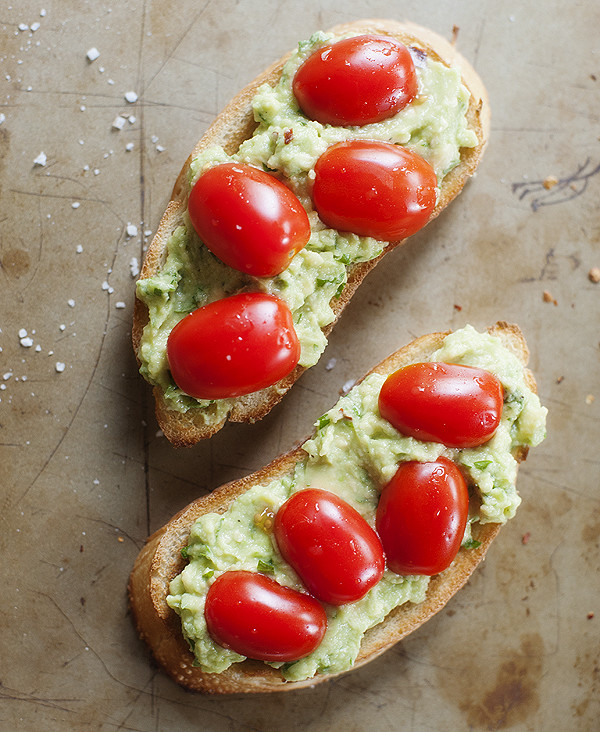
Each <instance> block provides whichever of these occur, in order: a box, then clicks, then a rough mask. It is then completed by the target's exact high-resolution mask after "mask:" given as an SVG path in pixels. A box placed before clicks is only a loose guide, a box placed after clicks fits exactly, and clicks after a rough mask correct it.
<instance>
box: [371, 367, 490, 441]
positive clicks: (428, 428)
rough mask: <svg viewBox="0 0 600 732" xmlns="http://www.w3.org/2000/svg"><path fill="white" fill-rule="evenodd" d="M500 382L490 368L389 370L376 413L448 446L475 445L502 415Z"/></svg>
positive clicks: (403, 429)
mask: <svg viewBox="0 0 600 732" xmlns="http://www.w3.org/2000/svg"><path fill="white" fill-rule="evenodd" d="M503 401H504V394H503V389H502V384H501V383H500V381H499V380H498V379H497V378H496V377H495V376H494V375H493V374H491V373H490V372H489V371H484V370H483V369H478V368H475V367H473V366H462V365H459V364H449V363H433V362H432V363H428V362H426V363H416V364H411V365H409V366H406V367H405V368H402V369H399V370H398V371H396V372H395V373H393V374H390V376H388V378H387V379H386V381H385V382H384V384H383V387H382V389H381V392H380V394H379V412H380V414H381V416H382V417H383V418H384V419H387V420H388V422H391V424H392V425H393V426H394V427H395V428H396V429H397V430H399V431H400V432H402V433H403V434H405V435H409V436H411V437H416V438H417V439H418V440H425V441H428V442H441V443H442V444H444V445H446V446H447V447H459V448H463V447H477V446H479V445H483V444H484V443H485V442H487V441H488V440H489V439H491V438H492V436H493V435H494V432H495V431H496V429H497V427H498V425H499V423H500V418H501V417H502V406H503Z"/></svg>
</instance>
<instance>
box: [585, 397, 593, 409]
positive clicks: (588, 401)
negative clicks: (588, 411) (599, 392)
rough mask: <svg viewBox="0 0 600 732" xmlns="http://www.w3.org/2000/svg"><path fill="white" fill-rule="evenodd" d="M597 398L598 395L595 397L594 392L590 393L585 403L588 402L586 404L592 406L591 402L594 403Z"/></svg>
mask: <svg viewBox="0 0 600 732" xmlns="http://www.w3.org/2000/svg"><path fill="white" fill-rule="evenodd" d="M595 399H596V397H595V396H594V395H593V394H588V395H587V396H586V398H585V403H586V404H587V405H588V407H589V406H590V404H593V403H594V400H595Z"/></svg>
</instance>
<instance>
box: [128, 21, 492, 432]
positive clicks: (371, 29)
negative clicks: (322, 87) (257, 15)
mask: <svg viewBox="0 0 600 732" xmlns="http://www.w3.org/2000/svg"><path fill="white" fill-rule="evenodd" d="M331 30H332V32H333V33H336V34H342V33H347V32H354V33H377V34H382V35H389V36H393V37H394V38H397V39H398V40H400V41H401V42H403V43H404V44H406V45H417V46H418V47H420V48H422V49H423V50H425V51H426V53H427V54H428V56H430V57H431V58H432V59H434V60H437V61H441V62H442V63H445V64H446V65H447V66H452V67H457V68H459V69H460V70H461V74H462V81H463V84H464V85H465V87H466V88H467V89H468V90H469V92H470V94H471V97H470V102H469V108H468V112H467V120H468V126H469V128H470V129H472V130H473V131H474V132H475V133H476V135H477V138H478V140H479V143H478V145H477V146H476V147H473V148H462V149H461V160H460V163H459V164H458V166H457V167H455V168H454V169H453V170H452V171H451V172H450V173H449V174H448V175H447V176H446V177H445V178H444V180H443V182H442V184H441V190H440V196H439V200H438V202H437V205H436V208H435V210H434V213H433V216H432V218H434V217H435V216H437V215H438V214H439V213H440V212H441V211H442V210H443V209H444V208H445V207H446V206H447V205H448V204H449V203H450V201H452V199H453V198H454V197H455V196H456V195H457V194H458V193H459V192H460V191H461V189H462V188H463V186H464V185H465V183H466V182H467V180H468V179H469V177H470V176H471V175H473V173H474V172H475V169H476V168H477V165H478V164H479V161H480V159H481V156H482V154H483V151H484V148H485V146H486V143H487V139H488V133H489V104H488V100H487V95H486V91H485V89H484V86H483V84H482V82H481V80H480V78H479V77H478V76H477V74H476V73H475V71H474V70H473V69H472V68H471V66H470V65H469V64H468V63H467V62H466V61H465V59H464V58H462V57H461V56H460V55H459V54H458V52H457V51H456V50H455V48H454V47H453V46H452V45H451V44H450V43H448V42H447V41H446V40H445V39H443V38H442V37H441V36H438V35H437V34H435V33H433V32H431V31H429V30H427V29H425V28H421V27H419V26H416V25H413V24H411V23H399V22H396V21H391V20H363V21H357V22H354V23H348V24H345V25H340V26H337V27H335V28H333V29H331ZM289 55H290V54H288V56H286V57H284V58H282V59H281V60H280V61H278V62H277V63H275V64H274V65H273V66H271V67H270V68H269V69H267V70H266V71H265V72H264V73H262V74H261V75H260V76H258V77H257V78H256V79H255V80H254V81H252V82H251V83H250V84H249V85H248V86H246V87H245V88H244V89H243V90H242V91H241V92H240V93H239V94H238V95H237V96H236V97H235V98H234V99H233V100H232V101H231V102H230V103H229V104H228V106H227V107H226V108H225V109H224V110H223V111H222V112H221V113H220V114H219V116H218V117H217V118H216V119H215V121H214V123H213V124H212V125H211V126H210V128H209V129H208V131H207V132H206V134H205V135H204V136H203V137H202V139H201V140H200V141H199V142H198V143H197V144H196V146H195V148H194V150H193V151H192V154H191V156H190V157H189V158H188V160H187V161H186V163H185V165H184V166H183V169H182V170H181V173H180V174H179V177H178V178H177V182H176V183H175V187H174V188H173V193H172V197H171V201H170V202H169V204H168V206H167V209H166V211H165V213H164V215H163V217H162V219H161V221H160V224H159V227H158V230H157V232H156V235H155V236H154V239H153V241H152V242H151V244H150V246H149V248H148V251H147V254H146V257H145V260H144V263H143V266H142V269H141V273H140V277H141V278H147V277H150V276H152V275H154V274H156V273H157V272H158V271H159V270H160V268H161V266H162V264H163V262H164V259H165V256H166V247H167V242H168V240H169V237H170V236H171V234H172V233H173V232H174V231H175V229H176V228H177V227H178V226H180V225H181V224H182V223H183V215H184V212H185V211H186V208H187V196H188V184H187V180H188V173H189V168H190V163H191V161H192V159H193V158H194V157H196V156H197V155H198V154H199V153H200V152H201V151H202V150H204V149H206V148H208V147H210V146H213V145H221V146H222V147H223V148H224V149H225V151H226V152H227V153H229V154H233V153H234V152H236V151H237V149H238V148H239V146H240V144H241V143H242V142H243V141H244V140H246V139H248V138H249V137H251V136H252V133H253V132H254V130H255V128H256V122H255V121H254V116H253V113H252V108H251V101H252V98H253V96H254V94H255V92H256V91H257V89H258V88H259V87H260V86H261V85H262V84H264V83H265V82H266V83H269V84H275V83H276V82H277V80H278V78H279V76H280V74H281V70H282V67H283V65H284V63H285V61H286V60H287V58H288V57H289ZM401 243H402V242H400V241H398V242H393V243H390V244H388V245H387V246H386V247H385V249H384V250H383V253H382V254H381V255H380V256H378V257H377V258H375V259H373V260H371V261H368V262H364V263H359V264H354V265H350V266H349V268H348V282H347V285H346V286H345V287H344V290H343V292H342V294H341V296H340V297H339V298H337V299H334V300H333V301H332V303H331V306H332V309H333V311H334V316H335V320H337V318H338V317H339V315H340V313H341V312H342V310H343V309H344V307H345V306H346V305H347V303H348V302H349V300H350V299H351V297H352V295H353V294H354V292H355V290H356V288H357V287H358V285H359V284H360V283H361V281H362V280H363V279H364V277H365V276H366V275H367V273H368V272H369V271H370V270H371V269H372V268H373V267H374V266H375V265H376V264H377V262H378V261H379V260H380V259H381V257H383V256H384V255H385V254H387V253H388V252H390V251H391V250H392V249H394V248H395V247H397V246H398V245H399V244H401ZM335 320H334V322H332V323H331V324H330V325H328V326H326V327H325V328H324V329H323V332H324V333H325V335H327V334H328V333H329V332H330V330H331V328H332V327H333V325H334V323H335ZM147 322H148V309H147V307H146V305H145V304H144V303H143V302H141V301H140V300H138V299H136V301H135V309H134V319H133V333H132V339H133V347H134V351H135V353H136V355H137V353H138V350H139V347H140V340H141V337H142V333H143V329H144V326H145V325H146V323H147ZM304 370H305V369H304V368H302V367H300V366H298V367H297V368H296V369H295V370H294V371H292V373H291V374H289V375H288V376H286V377H285V378H284V379H282V380H281V381H279V382H278V383H276V384H274V385H273V386H270V387H268V388H266V389H262V390H260V391H257V392H254V393H252V394H248V395H246V396H243V397H239V398H237V399H236V400H235V403H234V405H233V408H232V409H231V411H230V412H229V414H228V416H227V417H225V418H224V419H223V420H222V421H220V422H217V423H211V424H206V423H205V421H204V419H203V418H202V416H201V415H199V414H198V412H197V411H196V410H189V411H188V412H185V413H180V412H176V411H174V410H172V409H170V408H169V406H168V404H167V403H166V401H165V400H164V398H163V393H162V390H161V389H160V388H158V387H155V388H154V397H155V403H156V417H157V420H158V423H159V425H160V427H161V428H162V430H163V432H164V434H165V436H166V437H167V438H168V439H169V440H170V441H171V442H172V443H173V444H174V445H176V446H183V445H192V444H194V443H196V442H198V441H199V440H201V439H204V438H206V437H210V436H211V435H213V434H214V433H215V432H217V431H218V430H220V429H221V428H222V427H223V426H224V424H225V422H226V421H227V419H230V420H231V421H233V422H255V421H257V420H258V419H261V418H262V417H264V416H265V415H266V414H267V413H268V412H269V411H270V410H271V409H272V408H273V407H274V406H275V404H277V402H279V401H280V399H281V398H282V397H283V396H284V394H285V393H286V392H287V391H288V389H290V387H291V386H292V384H293V383H294V382H295V381H296V380H297V379H298V377H299V376H300V375H301V373H302V372H303V371H304Z"/></svg>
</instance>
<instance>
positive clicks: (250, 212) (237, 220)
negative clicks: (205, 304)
mask: <svg viewBox="0 0 600 732" xmlns="http://www.w3.org/2000/svg"><path fill="white" fill-rule="evenodd" d="M188 213H189V215H190V220H191V222H192V225H193V227H194V229H195V230H196V232H197V234H198V236H199V237H200V239H201V240H202V241H203V242H204V244H206V246H207V247H208V248H209V249H210V250H211V252H212V253H213V254H214V255H215V256H217V257H218V258H219V259H220V260H221V261H223V262H225V264H228V265H229V266H230V267H233V268H234V269H236V270H239V271H240V272H246V273H247V274H250V275H253V276H255V277H273V276H274V275H277V274H279V273H280V272H283V270H284V269H285V268H286V267H287V266H288V265H289V263H290V261H291V259H292V258H293V257H294V255H295V254H297V253H298V252H299V251H300V250H301V249H303V248H304V247H305V246H306V244H307V242H308V240H309V238H310V223H309V221H308V215H307V213H306V211H305V210H304V208H303V206H302V204H301V203H300V201H299V199H298V198H297V196H296V195H295V194H294V193H293V192H292V191H291V190H290V189H289V188H288V187H287V186H286V185H284V184H283V183H282V182H281V181H279V180H278V179H277V178H274V177H273V176H272V175H269V174H268V173H265V172H264V171H262V170H259V169H258V168H255V167H253V166H251V165H244V164H240V163H222V164H220V165H215V166H214V167H212V168H209V169H208V170H207V171H205V172H204V173H202V175H201V176H200V177H199V178H198V180H197V181H196V183H195V184H194V186H193V188H192V190H191V192H190V196H189V200H188Z"/></svg>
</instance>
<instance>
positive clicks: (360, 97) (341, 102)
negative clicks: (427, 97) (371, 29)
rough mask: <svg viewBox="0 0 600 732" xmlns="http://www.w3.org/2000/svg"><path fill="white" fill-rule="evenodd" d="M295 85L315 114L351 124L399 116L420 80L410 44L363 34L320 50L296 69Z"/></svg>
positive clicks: (311, 114)
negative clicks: (407, 45)
mask: <svg viewBox="0 0 600 732" xmlns="http://www.w3.org/2000/svg"><path fill="white" fill-rule="evenodd" d="M292 88H293V91H294V96H295V97H296V99H297V101H298V104H299V106H300V108H301V110H302V111H303V112H304V114H305V115H306V116H307V117H308V118H309V119H313V120H316V121H317V122H321V124H330V125H337V126H350V125H365V124H369V123H371V122H381V121H382V120H384V119H387V118H388V117H391V116H393V115H394V114H396V113H397V112H399V111H400V110H401V109H403V108H404V107H405V106H406V105H407V104H408V103H409V102H411V101H412V100H413V99H414V98H415V96H416V95H417V92H418V82H417V74H416V71H415V65H414V63H413V60H412V57H411V55H410V53H409V51H408V49H407V48H406V46H404V45H403V44H402V43H399V42H398V41H396V40H394V39H392V38H387V37H384V36H377V35H362V36H355V37H353V38H345V39H342V40H341V41H336V42H334V43H330V44H327V45H325V46H323V47H322V48H319V49H317V50H316V51H315V52H314V53H313V54H312V55H311V56H309V57H308V58H307V59H306V61H304V63H303V64H302V65H301V66H300V68H299V69H298V71H297V72H296V74H295V76H294V80H293V85H292Z"/></svg>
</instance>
